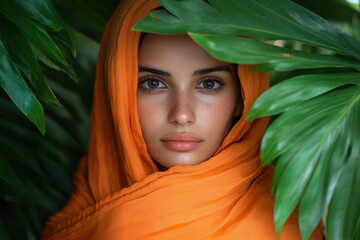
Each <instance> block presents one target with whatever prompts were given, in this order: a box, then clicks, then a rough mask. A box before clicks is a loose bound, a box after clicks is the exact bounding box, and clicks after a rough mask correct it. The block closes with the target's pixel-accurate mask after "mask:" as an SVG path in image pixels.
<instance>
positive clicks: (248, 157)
mask: <svg viewBox="0 0 360 240" xmlns="http://www.w3.org/2000/svg"><path fill="white" fill-rule="evenodd" d="M159 6H160V5H159V4H158V3H157V2H156V1H155V0H123V1H121V3H120V5H119V6H118V7H117V9H116V11H115V12H114V14H113V16H112V17H111V19H110V20H109V22H108V24H107V26H106V28H105V31H104V35H103V39H102V42H101V46H100V52H99V57H98V64H97V74H96V82H95V90H94V102H93V109H92V114H91V133H90V140H89V150H88V153H87V154H86V156H84V157H83V159H82V160H81V161H80V166H79V168H78V170H77V171H76V173H75V176H74V190H73V193H72V195H71V197H70V200H69V201H68V203H67V204H66V206H65V207H64V208H63V209H62V210H61V211H60V212H58V213H57V214H56V215H54V216H52V217H51V218H50V220H49V221H48V222H47V224H46V229H45V231H44V233H43V239H109V240H112V239H126V240H128V239H149V240H161V239H186V240H188V239H197V240H198V239H247V240H251V239H261V240H263V239H277V237H276V232H275V227H274V223H273V205H274V199H273V198H272V197H271V196H270V191H271V184H272V175H273V169H272V167H270V166H268V167H265V168H262V167H261V164H260V160H259V149H260V142H261V138H262V135H263V133H264V131H265V128H266V126H267V122H268V119H267V118H261V119H257V120H254V121H251V122H245V116H246V114H247V113H248V111H249V109H250V107H251V105H252V103H253V102H254V101H255V99H256V98H257V97H258V96H259V95H260V94H261V93H262V92H263V91H265V90H266V89H267V88H268V85H269V81H268V73H262V72H257V71H250V70H249V69H250V68H251V67H252V66H250V65H238V76H239V79H240V82H241V92H242V97H243V102H244V110H243V114H242V117H241V119H240V120H239V121H238V122H237V123H236V124H235V126H234V127H233V128H232V129H231V131H230V133H229V134H228V135H227V136H226V138H225V139H224V141H223V143H222V145H221V146H220V148H219V150H218V151H217V152H216V154H215V155H214V156H213V157H212V158H210V159H209V160H208V161H205V162H203V163H200V164H198V165H195V166H175V167H172V168H170V169H168V170H166V171H164V172H159V171H158V170H157V168H156V166H155V164H154V162H153V161H152V160H151V158H150V156H149V155H148V153H147V150H146V144H145V142H144V140H143V138H142V134H141V127H140V123H139V118H138V113H137V104H136V88H137V82H138V81H137V71H138V65H137V54H138V53H137V52H138V44H139V38H140V33H139V32H133V31H130V29H131V27H132V26H133V25H134V24H135V23H136V22H137V21H138V20H140V19H141V18H143V17H144V16H145V15H146V14H147V13H148V12H149V11H151V10H152V9H155V8H157V7H159ZM280 239H286V240H287V239H301V237H300V233H299V230H298V227H297V216H296V213H294V214H293V215H292V216H291V217H290V219H289V220H288V221H287V223H286V224H285V227H284V228H283V231H282V233H281V236H280ZM310 239H321V231H319V229H317V231H316V232H315V233H314V234H313V235H312V237H311V238H310Z"/></svg>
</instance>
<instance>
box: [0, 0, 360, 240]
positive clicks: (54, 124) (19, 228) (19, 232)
mask: <svg viewBox="0 0 360 240" xmlns="http://www.w3.org/2000/svg"><path fill="white" fill-rule="evenodd" d="M5 2H6V1H5ZM18 2H21V1H18ZM42 2H47V3H48V4H50V5H53V6H54V7H55V8H54V9H55V12H57V13H58V14H59V16H60V18H61V19H62V30H63V31H66V32H67V33H68V34H69V36H70V38H71V41H72V43H73V45H74V48H75V49H76V57H75V56H72V54H67V55H66V59H67V61H68V62H69V63H70V66H71V67H72V68H73V70H74V72H75V75H76V77H74V76H71V74H67V73H66V72H64V71H58V70H57V69H56V68H55V67H54V64H49V62H48V61H46V60H44V57H43V56H42V55H43V54H40V53H39V51H37V52H35V55H36V57H37V59H38V63H39V66H40V69H41V72H42V73H43V76H44V79H45V81H46V82H47V84H48V85H49V87H50V89H52V91H53V93H54V95H55V96H56V98H57V99H58V101H59V102H60V104H61V106H59V105H56V104H49V103H47V102H44V101H43V100H40V103H41V105H42V106H43V108H44V112H45V128H46V132H45V134H44V135H42V134H41V132H40V131H39V130H38V129H37V128H36V127H35V126H34V124H33V123H31V122H30V121H29V120H28V118H27V117H25V116H24V114H23V113H22V112H21V111H20V110H19V109H18V108H17V107H16V106H15V105H14V104H13V102H12V101H11V99H10V98H9V96H8V95H7V94H6V93H5V91H4V90H3V88H0V239H39V238H40V236H41V232H42V229H43V227H44V223H45V221H46V220H47V218H48V216H50V215H52V214H54V213H55V212H57V211H58V210H59V209H60V208H61V207H62V205H63V204H64V203H65V201H66V200H67V198H68V196H69V194H70V192H71V189H72V183H71V181H72V174H73V172H74V170H75V169H76V167H77V164H78V161H79V160H80V158H81V157H82V155H83V154H84V153H85V152H86V149H87V140H88V135H89V124H90V123H89V118H90V108H91V101H92V92H93V81H94V76H95V68H96V58H97V52H98V48H99V42H100V39H101V34H102V31H103V28H104V26H105V24H106V22H107V20H108V19H109V17H110V16H111V13H112V11H113V10H114V9H115V7H116V5H117V4H118V2H119V1H115V0H106V1H101V3H100V2H99V1H96V0H90V1H85V0H71V1H70V0H53V1H50V0H44V1H42V0H37V1H33V2H32V4H41V3H42ZM295 2H297V3H299V4H301V5H303V6H305V7H307V8H309V9H310V10H312V11H314V12H316V13H318V14H319V15H320V16H322V17H324V18H326V19H327V20H329V21H330V22H332V23H334V24H336V25H337V26H339V27H341V28H342V29H343V30H345V31H346V32H348V33H349V34H350V35H352V36H354V37H356V38H357V39H360V17H359V16H360V15H359V12H358V11H357V10H356V6H355V7H352V6H350V5H349V4H347V3H346V2H345V0H328V1H325V0H321V1H310V0H297V1H295ZM3 3H4V2H3ZM3 3H0V21H3V23H6V21H5V20H4V19H5V18H6V16H4V13H2V11H1V10H4V9H5V7H4V6H5V5H2V4H3ZM22 3H25V4H26V3H31V1H23V2H22ZM357 7H358V9H359V8H360V7H359V6H357ZM35 22H36V23H37V24H38V25H39V26H41V27H44V26H43V25H42V24H41V23H40V21H38V20H37V19H35ZM44 29H45V30H46V31H47V32H48V34H49V35H50V36H51V37H53V38H55V34H56V33H55V32H54V31H52V30H51V29H49V28H48V27H44ZM5 34H7V33H6V32H5V31H1V29H0V39H1V38H2V37H5ZM44 44H45V43H44ZM280 44H282V45H286V46H288V47H291V48H294V49H298V50H306V51H309V52H311V51H313V52H314V51H319V50H318V49H316V48H312V47H309V46H305V45H302V44H299V43H296V42H280ZM59 45H60V44H59ZM22 51H23V49H21V48H19V49H17V52H18V54H19V55H21V54H23V52H22ZM63 52H66V50H64V51H63ZM17 67H19V65H17ZM19 68H20V67H19ZM319 71H320V72H321V69H316V70H294V71H285V72H271V81H272V84H275V83H277V82H280V81H282V80H284V79H287V78H289V77H291V76H296V75H302V74H304V73H316V72H319ZM21 74H22V77H23V78H24V79H25V80H26V81H27V85H28V86H29V87H30V88H31V89H32V90H33V91H34V93H35V96H37V98H38V99H42V98H41V97H40V96H39V94H38V93H37V92H36V91H35V90H34V87H33V86H32V85H31V84H30V81H29V76H28V74H26V71H24V72H22V73H21ZM76 81H77V82H76Z"/></svg>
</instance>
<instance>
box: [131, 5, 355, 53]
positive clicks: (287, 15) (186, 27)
mask: <svg viewBox="0 0 360 240" xmlns="http://www.w3.org/2000/svg"><path fill="white" fill-rule="evenodd" d="M159 2H160V3H161V4H162V5H163V6H164V7H165V9H167V10H169V11H170V12H171V13H173V14H175V16H172V15H170V14H169V13H168V14H166V12H164V11H152V12H150V13H149V14H148V15H147V16H146V17H145V18H144V19H142V20H140V21H139V22H138V23H137V24H136V25H135V26H134V27H133V30H136V31H143V32H152V33H160V34H176V33H187V32H192V33H208V34H222V35H239V34H242V35H250V36H253V37H255V38H258V39H261V40H275V39H284V40H288V39H291V40H297V41H300V42H304V43H306V44H310V45H313V46H317V47H321V48H326V49H331V50H333V51H335V52H339V53H342V54H345V55H350V56H354V57H355V58H357V59H360V42H359V41H357V40H356V39H354V38H353V37H351V36H349V35H347V34H346V33H345V32H343V31H342V30H340V29H339V28H337V27H335V26H334V25H332V24H331V23H329V22H327V21H326V20H324V19H323V18H321V17H320V16H318V15H316V14H314V13H313V12H311V11H309V10H307V9H306V8H303V7H301V6H300V5H298V4H295V3H293V2H291V1H288V0H257V1H254V0H252V1H237V0H209V2H210V4H211V5H212V8H213V9H210V7H206V12H209V13H211V14H206V15H205V14H204V15H201V17H196V16H195V15H199V11H198V10H197V9H198V8H199V9H201V7H203V6H204V4H205V3H204V1H193V2H194V3H192V5H191V6H192V7H193V8H194V9H192V8H190V7H189V6H190V5H189V1H175V0H161V1H159ZM194 6H196V7H194ZM180 14H181V15H180Z"/></svg>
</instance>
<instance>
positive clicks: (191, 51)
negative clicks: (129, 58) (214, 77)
mask: <svg viewBox="0 0 360 240" xmlns="http://www.w3.org/2000/svg"><path fill="white" fill-rule="evenodd" d="M139 65H147V66H148V65H151V66H156V67H161V68H168V67H171V66H177V67H179V66H181V67H187V68H192V69H195V68H204V67H209V66H213V65H229V66H232V64H230V63H224V62H222V61H219V60H217V59H215V58H214V57H212V56H211V55H210V54H208V53H207V52H206V51H205V50H204V49H202V48H201V47H200V46H198V45H197V44H196V43H195V42H194V41H193V40H192V39H191V38H190V37H189V36H188V35H185V34H181V35H160V34H147V35H146V36H145V37H144V39H143V41H142V42H141V44H140V47H139Z"/></svg>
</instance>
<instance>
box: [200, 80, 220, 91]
mask: <svg viewBox="0 0 360 240" xmlns="http://www.w3.org/2000/svg"><path fill="white" fill-rule="evenodd" d="M221 86H222V83H221V82H220V81H218V80H215V79H206V80H204V81H202V82H201V83H200V84H199V85H197V87H198V88H205V89H210V90H216V89H218V88H220V87H221Z"/></svg>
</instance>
